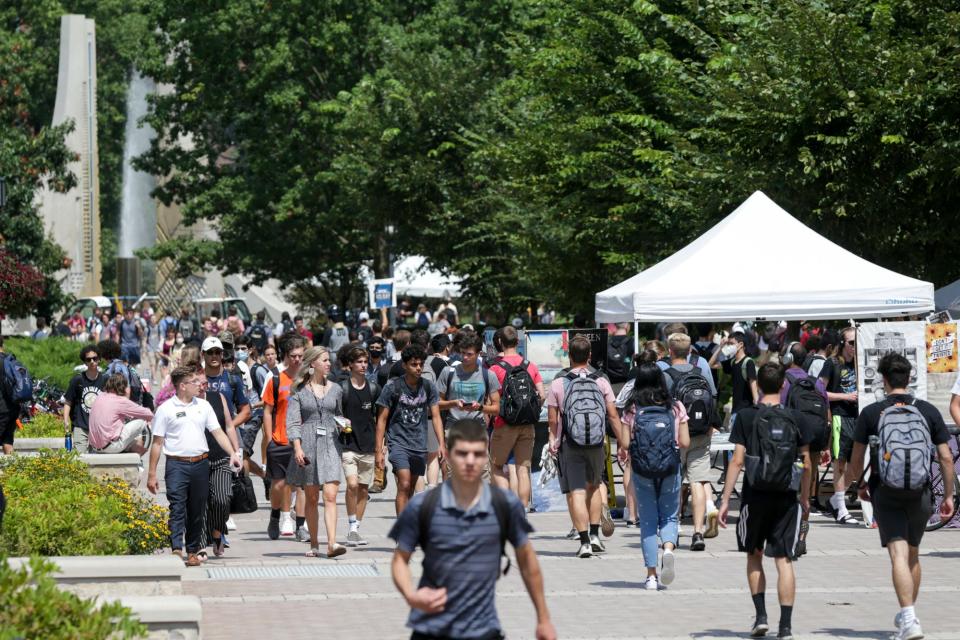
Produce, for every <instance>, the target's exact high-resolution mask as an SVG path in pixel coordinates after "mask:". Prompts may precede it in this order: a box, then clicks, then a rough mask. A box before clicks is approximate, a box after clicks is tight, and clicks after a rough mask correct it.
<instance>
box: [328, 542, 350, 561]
mask: <svg viewBox="0 0 960 640" xmlns="http://www.w3.org/2000/svg"><path fill="white" fill-rule="evenodd" d="M346 552H347V548H346V547H345V546H343V545H341V544H337V543H336V542H334V543H333V546H331V547H330V551H328V552H327V557H328V558H336V557H337V556H342V555H343V554H345V553H346Z"/></svg>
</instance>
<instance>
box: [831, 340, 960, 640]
mask: <svg viewBox="0 0 960 640" xmlns="http://www.w3.org/2000/svg"><path fill="white" fill-rule="evenodd" d="M877 370H878V371H879V372H880V375H881V376H882V377H883V390H884V392H885V393H886V398H884V399H883V400H881V401H879V402H875V403H873V404H871V405H870V406H868V407H866V408H865V409H864V410H863V412H862V413H861V414H860V417H859V418H857V423H856V427H855V429H854V434H853V441H854V444H853V455H852V457H851V459H850V469H849V471H850V475H849V477H850V478H859V477H860V473H861V471H862V470H863V464H864V458H865V454H866V450H867V447H868V446H870V447H871V451H870V460H871V464H872V470H871V473H870V480H869V482H868V484H867V486H865V487H861V488H860V497H861V499H864V500H870V501H871V502H872V503H873V517H874V520H875V521H876V523H877V528H878V530H879V532H880V545H881V546H883V547H886V549H887V553H888V554H889V555H890V564H891V568H892V572H891V573H892V576H893V588H894V590H895V591H896V593H897V600H898V601H899V603H900V611H899V613H897V614H896V616H895V617H894V625H895V626H896V628H897V633H896V635H894V636H893V637H894V638H895V639H896V640H919V639H920V638H922V637H923V629H922V628H921V627H920V620H919V619H918V618H917V614H916V610H915V609H914V607H915V605H916V602H917V596H918V595H919V594H920V541H921V540H922V539H923V534H924V531H925V529H926V525H927V522H928V521H929V520H930V516H931V515H933V514H932V510H933V507H932V506H931V505H932V501H931V499H930V480H931V478H930V471H931V465H930V456H931V454H932V452H933V451H934V448H935V449H936V452H937V458H938V461H939V463H940V473H941V474H943V487H944V496H943V501H942V502H941V503H940V514H939V515H940V518H941V519H942V520H944V521H947V520H949V519H950V518H952V517H953V512H954V503H953V497H954V496H953V473H954V471H953V455H952V453H951V451H950V446H949V444H948V441H949V439H950V434H949V432H948V431H947V427H946V425H945V424H944V422H943V417H942V416H941V415H940V411H939V410H938V409H937V408H936V407H934V406H933V405H932V404H930V403H929V402H926V401H924V400H918V399H916V398H914V397H913V396H912V395H911V394H910V391H909V389H908V388H907V387H908V385H909V384H910V370H911V366H910V361H909V360H907V359H906V358H905V357H904V356H902V355H900V354H899V353H888V354H887V355H885V356H884V357H883V358H882V359H881V360H880V364H879V366H878V367H877Z"/></svg>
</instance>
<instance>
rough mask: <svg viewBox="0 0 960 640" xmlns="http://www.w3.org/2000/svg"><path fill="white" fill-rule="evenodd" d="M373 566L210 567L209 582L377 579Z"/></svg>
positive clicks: (208, 570) (378, 572) (376, 570)
mask: <svg viewBox="0 0 960 640" xmlns="http://www.w3.org/2000/svg"><path fill="white" fill-rule="evenodd" d="M379 577H380V570H379V569H378V568H377V566H376V565H375V564H339V563H337V564H315V565H304V564H290V565H277V566H274V567H211V568H208V569H207V578H209V579H211V580H256V579H264V578H267V579H270V578H379Z"/></svg>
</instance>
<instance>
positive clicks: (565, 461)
mask: <svg viewBox="0 0 960 640" xmlns="http://www.w3.org/2000/svg"><path fill="white" fill-rule="evenodd" d="M606 462H607V460H606V452H605V451H604V450H603V447H577V446H574V445H571V444H568V443H566V442H564V443H563V444H562V445H560V455H559V456H557V475H558V479H559V481H560V492H561V493H563V494H567V493H570V492H571V491H578V490H586V488H587V485H593V486H599V485H600V483H601V482H602V481H603V469H604V468H605V467H606Z"/></svg>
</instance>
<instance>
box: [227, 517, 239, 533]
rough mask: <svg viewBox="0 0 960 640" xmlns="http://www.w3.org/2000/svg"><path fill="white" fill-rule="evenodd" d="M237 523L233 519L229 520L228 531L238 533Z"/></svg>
mask: <svg viewBox="0 0 960 640" xmlns="http://www.w3.org/2000/svg"><path fill="white" fill-rule="evenodd" d="M236 530H237V523H236V522H234V521H233V518H232V517H230V518H227V531H236Z"/></svg>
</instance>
